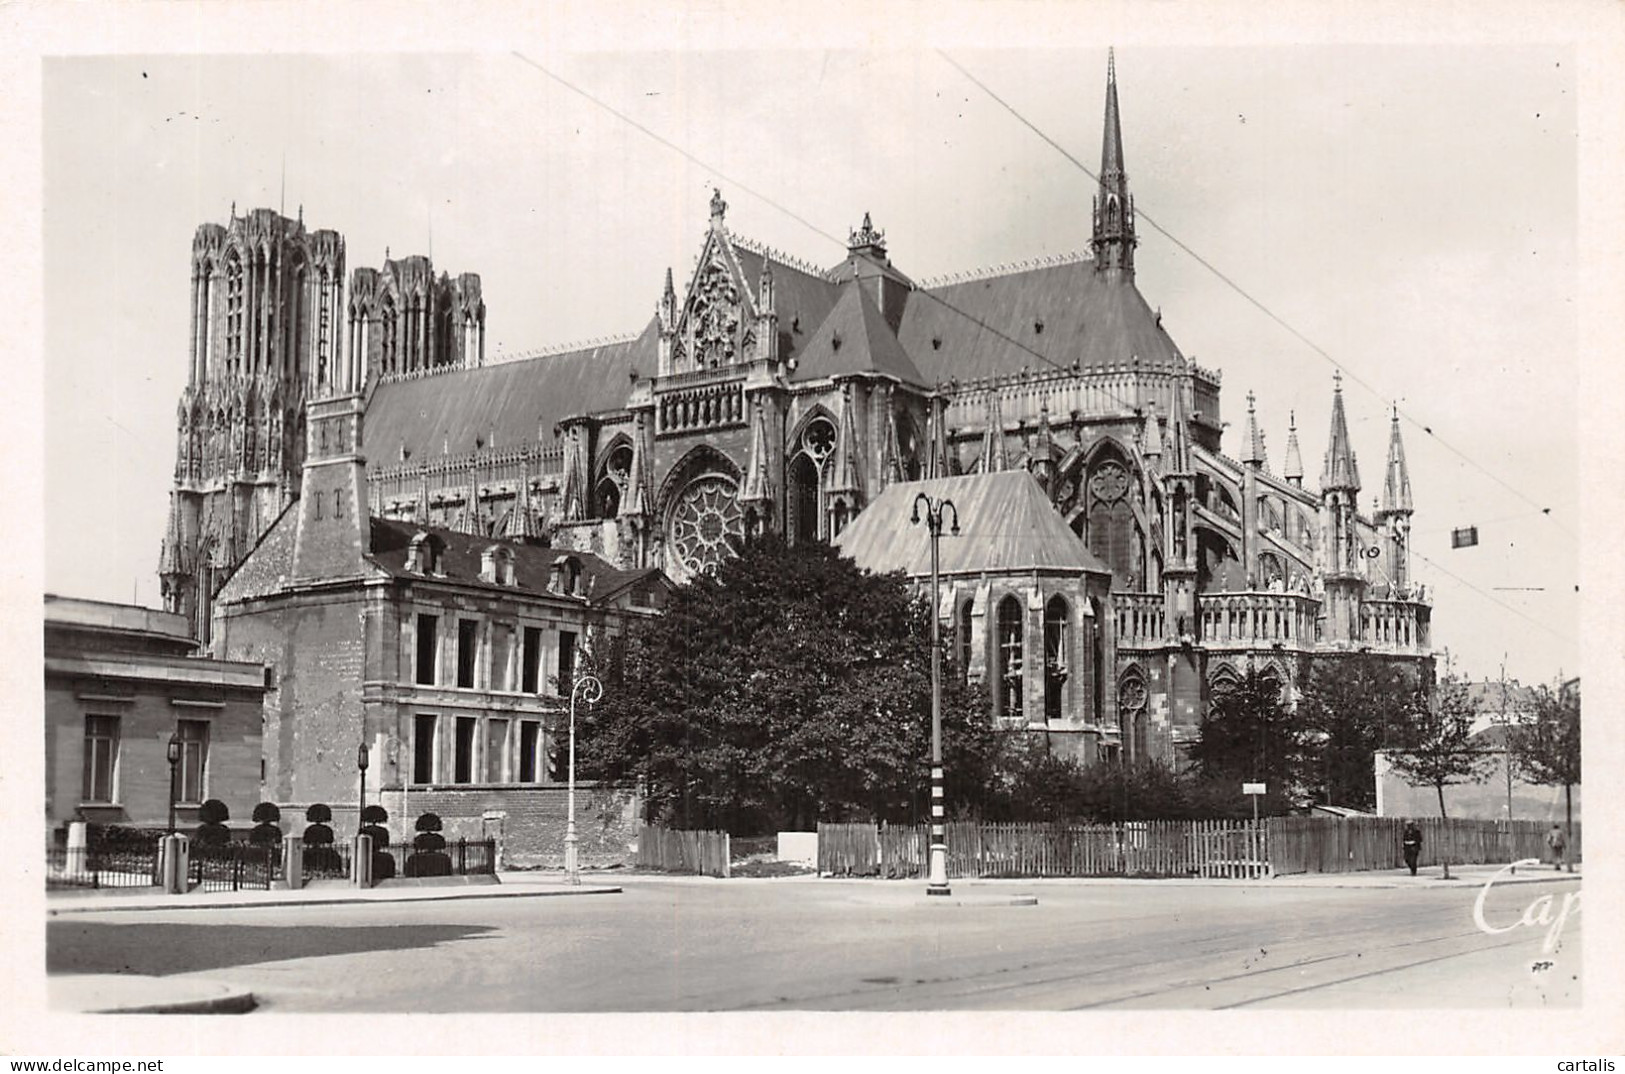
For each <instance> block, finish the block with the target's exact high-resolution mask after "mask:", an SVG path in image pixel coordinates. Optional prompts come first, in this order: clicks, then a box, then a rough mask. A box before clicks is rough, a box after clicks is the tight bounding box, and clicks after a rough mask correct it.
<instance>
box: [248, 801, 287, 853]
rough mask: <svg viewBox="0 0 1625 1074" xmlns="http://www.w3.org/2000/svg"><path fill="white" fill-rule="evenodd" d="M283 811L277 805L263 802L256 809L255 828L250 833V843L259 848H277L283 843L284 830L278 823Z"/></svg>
mask: <svg viewBox="0 0 1625 1074" xmlns="http://www.w3.org/2000/svg"><path fill="white" fill-rule="evenodd" d="M281 819H282V810H280V809H278V808H277V807H276V805H275V803H272V802H261V803H260V804H259V805H257V806H255V807H254V828H253V830H252V831H250V832H249V833H248V842H249V843H250V844H251V845H253V846H257V847H264V846H276V845H277V844H278V843H280V842H282V828H281V826H280V825H278V824H277V821H279V820H281Z"/></svg>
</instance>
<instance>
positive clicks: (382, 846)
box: [360, 805, 395, 881]
mask: <svg viewBox="0 0 1625 1074" xmlns="http://www.w3.org/2000/svg"><path fill="white" fill-rule="evenodd" d="M388 820H389V811H388V810H386V809H385V808H384V807H383V806H381V805H370V806H367V807H366V808H364V809H362V810H361V825H362V827H361V832H360V834H362V835H364V836H366V837H367V838H369V839H371V840H372V878H373V879H374V880H375V881H376V880H388V879H390V878H391V877H393V876H394V875H395V859H394V857H393V856H391V855H390V853H389V829H388V828H385V827H384V824H385V822H387V821H388Z"/></svg>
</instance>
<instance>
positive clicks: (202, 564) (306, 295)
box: [159, 206, 344, 642]
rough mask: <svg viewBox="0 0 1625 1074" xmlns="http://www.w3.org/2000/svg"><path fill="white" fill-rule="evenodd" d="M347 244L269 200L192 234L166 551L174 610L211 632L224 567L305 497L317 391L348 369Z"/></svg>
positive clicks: (197, 629)
mask: <svg viewBox="0 0 1625 1074" xmlns="http://www.w3.org/2000/svg"><path fill="white" fill-rule="evenodd" d="M343 281H344V239H343V238H342V237H341V236H340V235H339V234H338V233H337V232H335V231H327V230H320V231H307V230H306V229H305V225H304V219H303V213H302V212H301V213H300V215H299V218H297V219H294V220H289V219H287V218H286V217H284V216H282V215H280V214H279V213H276V212H273V211H271V210H270V209H255V210H253V211H251V212H249V213H248V214H247V215H245V216H238V215H237V211H236V207H235V206H233V208H232V212H231V216H230V218H229V220H228V222H227V223H226V225H225V226H221V225H219V224H204V225H203V226H202V227H200V228H198V229H197V232H196V234H195V235H194V237H193V240H192V301H191V330H190V333H189V337H190V344H189V347H190V350H189V355H188V366H187V374H188V375H187V383H186V387H185V389H184V390H183V391H182V393H181V399H180V403H179V406H178V407H177V413H176V458H175V484H174V489H173V491H172V492H171V494H170V517H169V522H168V525H167V527H166V529H165V535H164V543H163V550H162V552H161V554H160V556H159V576H160V580H161V584H162V590H163V596H164V606H165V608H167V609H168V610H169V611H172V612H177V613H179V614H181V615H185V616H186V617H187V618H188V619H189V620H190V621H191V623H192V630H193V633H194V634H195V635H196V636H197V637H198V638H199V639H200V640H202V641H204V642H207V641H208V637H209V619H210V615H211V612H210V604H211V602H212V600H213V597H214V594H215V592H216V591H217V590H218V588H219V585H220V583H221V582H222V581H223V580H224V578H225V575H226V574H227V573H228V572H229V571H230V570H231V569H232V568H233V567H235V566H236V565H237V563H238V562H239V561H241V559H242V558H243V556H245V555H246V554H247V553H248V550H249V549H250V548H252V547H253V545H254V542H255V541H257V540H258V539H259V536H260V534H262V533H263V532H264V531H265V529H266V528H267V527H268V526H270V524H271V522H272V521H274V520H275V519H276V517H277V515H278V514H280V513H281V511H282V509H283V508H284V507H285V506H287V504H288V502H289V501H290V500H291V499H292V498H293V497H294V496H296V495H297V494H298V490H299V478H300V470H301V466H302V464H303V461H304V451H305V444H304V422H305V418H304V405H305V399H306V397H307V395H308V394H309V393H310V392H311V391H313V390H315V389H317V388H318V387H321V388H322V389H323V390H325V389H326V387H327V386H329V385H331V384H333V383H334V381H335V379H336V378H340V377H342V376H343V370H344V352H343V347H342V345H341V344H342V339H341V336H340V334H339V329H338V323H339V317H340V296H341V289H342V287H343Z"/></svg>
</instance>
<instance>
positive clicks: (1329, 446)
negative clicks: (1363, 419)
mask: <svg viewBox="0 0 1625 1074" xmlns="http://www.w3.org/2000/svg"><path fill="white" fill-rule="evenodd" d="M1333 383H1334V386H1333V388H1332V431H1331V439H1330V440H1328V441H1327V443H1326V464H1325V466H1324V467H1323V468H1322V470H1321V473H1320V489H1321V491H1322V492H1327V491H1330V490H1332V489H1343V490H1353V491H1356V492H1357V491H1359V488H1360V468H1359V466H1358V465H1357V464H1356V462H1355V459H1354V448H1353V447H1352V446H1350V444H1349V423H1348V418H1347V417H1345V416H1344V414H1343V376H1342V374H1341V373H1339V374H1335V375H1334V377H1333Z"/></svg>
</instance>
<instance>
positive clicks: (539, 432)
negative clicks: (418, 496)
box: [364, 319, 659, 465]
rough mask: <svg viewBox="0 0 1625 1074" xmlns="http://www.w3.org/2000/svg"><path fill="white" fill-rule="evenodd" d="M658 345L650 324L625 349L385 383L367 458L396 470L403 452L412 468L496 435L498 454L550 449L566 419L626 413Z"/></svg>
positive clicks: (372, 410)
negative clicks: (633, 377) (635, 378)
mask: <svg viewBox="0 0 1625 1074" xmlns="http://www.w3.org/2000/svg"><path fill="white" fill-rule="evenodd" d="M658 339H659V323H658V322H657V321H655V320H652V319H651V320H650V322H649V324H648V325H647V326H646V327H645V328H644V330H643V334H642V335H640V336H639V337H638V338H637V339H634V340H630V341H626V342H621V343H609V344H605V345H603V346H599V347H588V348H585V349H583V350H578V351H568V352H565V353H563V354H551V355H546V356H543V357H540V358H525V359H520V360H517V361H512V362H499V363H497V364H495V365H488V366H481V367H479V368H477V369H459V370H453V371H450V372H446V373H434V374H430V375H427V376H422V377H413V378H409V379H404V380H388V381H383V382H381V383H379V384H378V386H377V387H376V388H374V389H373V392H372V395H371V396H370V397H369V398H368V400H367V414H366V431H365V434H364V436H365V443H366V447H367V455H368V458H369V460H370V461H372V462H374V463H375V464H378V465H388V464H390V463H393V462H398V461H399V460H400V450H401V446H402V445H403V444H404V445H405V447H406V450H407V451H408V452H409V453H410V457H411V458H412V459H414V460H422V459H425V458H433V457H437V456H440V455H465V454H467V453H469V452H471V451H474V450H475V449H476V444H475V441H476V440H483V441H485V442H486V443H487V444H489V442H490V437H491V436H492V434H493V432H494V433H495V435H496V444H497V446H498V447H504V446H507V447H516V446H518V445H519V444H523V443H529V442H531V441H534V440H536V439H538V437H540V438H541V439H542V441H543V442H544V443H548V442H551V436H552V428H553V426H554V424H555V423H557V422H558V421H559V420H561V419H563V418H566V417H569V416H571V415H573V414H590V413H595V412H598V411H604V410H618V409H620V408H621V407H623V406H625V405H626V394H627V389H628V387H629V386H630V378H629V376H628V374H629V372H631V371H633V370H636V371H637V373H638V375H639V376H652V375H653V374H654V371H655V360H656V344H657V341H658Z"/></svg>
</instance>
